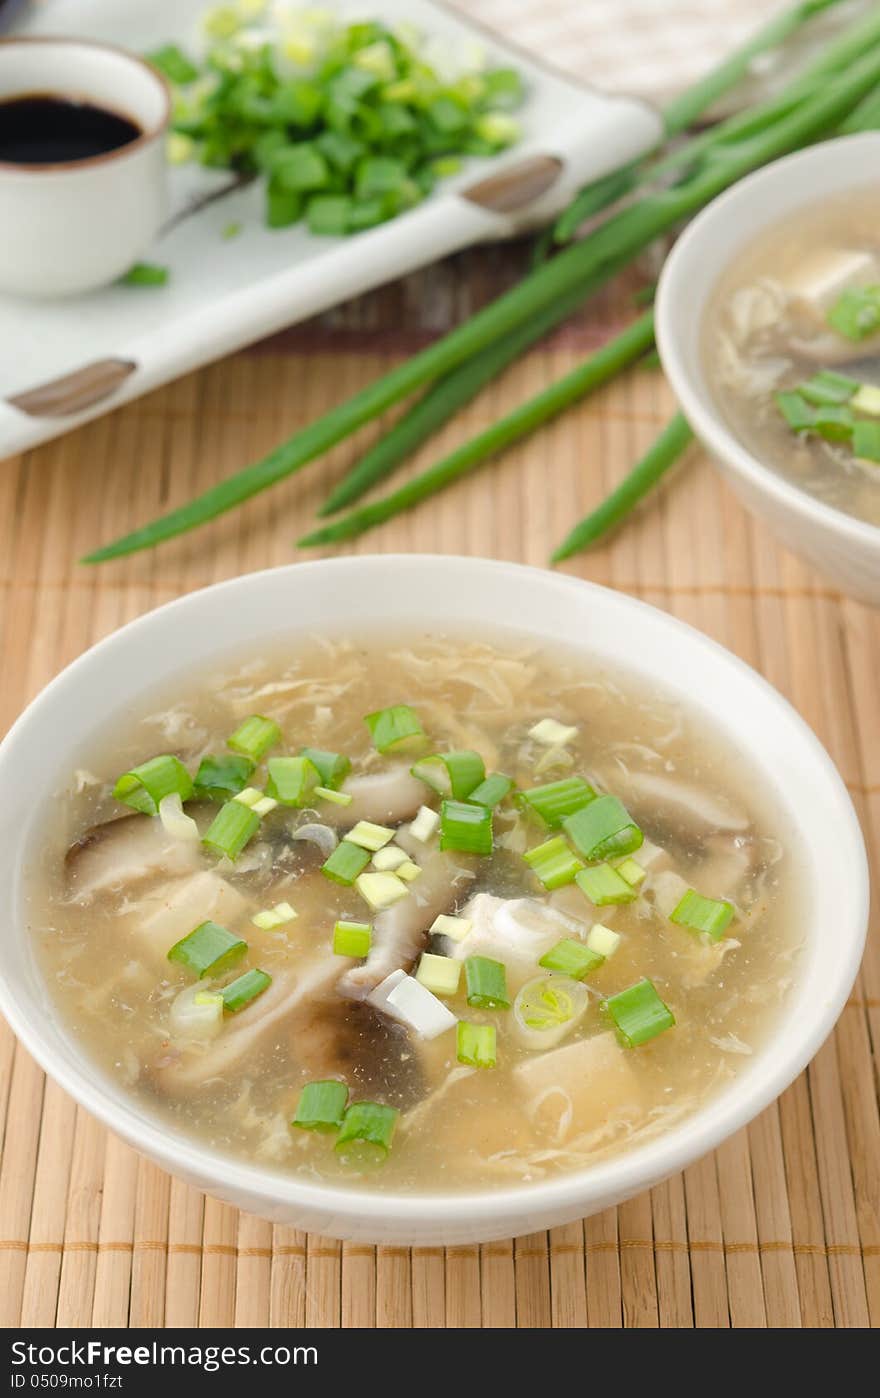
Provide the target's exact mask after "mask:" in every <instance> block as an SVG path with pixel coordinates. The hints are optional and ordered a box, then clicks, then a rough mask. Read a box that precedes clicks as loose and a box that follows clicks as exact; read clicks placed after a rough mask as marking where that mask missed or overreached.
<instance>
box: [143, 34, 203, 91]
mask: <svg viewBox="0 0 880 1398" xmlns="http://www.w3.org/2000/svg"><path fill="white" fill-rule="evenodd" d="M144 57H145V58H146V60H147V62H148V63H152V65H153V67H154V68H158V69H159V72H160V73H164V74H165V76H166V78H170V79H171V81H172V82H173V83H179V84H180V85H181V86H182V87H183V86H185V85H186V84H187V83H191V82H194V81H195V79H196V78H197V77H198V76H199V70H198V68H197V67H196V66H195V64H194V63H192V62H191V61H190V59H188V58H187V56H186V54H185V53H184V52H183V50H182V49H180V48H178V47H177V44H163V45H162V47H161V48H159V49H153V50H152V52H151V53H147V54H144Z"/></svg>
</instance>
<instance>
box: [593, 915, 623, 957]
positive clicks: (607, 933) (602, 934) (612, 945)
mask: <svg viewBox="0 0 880 1398" xmlns="http://www.w3.org/2000/svg"><path fill="white" fill-rule="evenodd" d="M621 941H622V938H621V935H620V933H619V932H614V931H612V929H611V928H610V927H605V926H604V925H603V924H602V923H601V922H594V923H593V925H592V927H591V928H590V930H589V932H588V933H587V946H588V947H589V949H590V951H594V952H596V954H597V955H598V956H601V957H602V958H603V959H604V960H606V961H607V959H608V957H609V956H613V955H614V953H615V952H616V951H617V948H618V947H619V946H620V943H621Z"/></svg>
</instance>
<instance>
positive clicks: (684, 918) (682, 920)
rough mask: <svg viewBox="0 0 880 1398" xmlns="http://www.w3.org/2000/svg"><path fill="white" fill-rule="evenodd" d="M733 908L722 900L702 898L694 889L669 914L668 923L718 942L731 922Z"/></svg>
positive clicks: (689, 890)
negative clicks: (699, 933) (676, 924)
mask: <svg viewBox="0 0 880 1398" xmlns="http://www.w3.org/2000/svg"><path fill="white" fill-rule="evenodd" d="M734 911H735V909H734V907H733V904H732V903H728V902H726V901H725V900H724V899H723V898H704V897H703V895H702V893H697V891H696V889H693V888H689V889H688V891H687V893H685V894H684V896H683V897H682V898H681V899H680V900H679V902H678V904H677V905H676V906H675V908H673V910H672V912H671V913H670V914H669V920H670V922H676V923H678V925H679V927H689V928H691V929H692V930H693V931H694V932H705V934H706V936H707V937H710V938H711V940H712V941H713V942H717V941H720V939H721V938H722V937H723V936H724V933H725V932H726V930H727V928H728V927H729V926H730V923H731V922H732V921H733V915H734Z"/></svg>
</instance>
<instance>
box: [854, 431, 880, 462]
mask: <svg viewBox="0 0 880 1398" xmlns="http://www.w3.org/2000/svg"><path fill="white" fill-rule="evenodd" d="M852 447H853V454H854V455H855V456H857V457H858V458H859V459H860V460H861V461H874V462H880V422H857V423H856V424H855V426H854V427H853V439H852Z"/></svg>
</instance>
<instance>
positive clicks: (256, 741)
mask: <svg viewBox="0 0 880 1398" xmlns="http://www.w3.org/2000/svg"><path fill="white" fill-rule="evenodd" d="M280 742H281V729H280V728H279V727H278V724H277V723H274V722H273V721H272V719H271V718H263V716H262V715H261V714H251V716H250V718H246V719H245V720H244V722H243V723H241V724H239V726H238V728H236V730H235V732H234V733H233V734H232V735H231V737H229V738H227V740H226V746H227V747H230V748H232V751H233V752H240V753H242V754H243V755H244V756H245V757H249V758H251V760H252V761H253V762H259V761H260V758H262V757H265V755H266V753H267V752H268V751H269V749H270V748H273V747H274V746H275V744H276V743H280Z"/></svg>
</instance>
